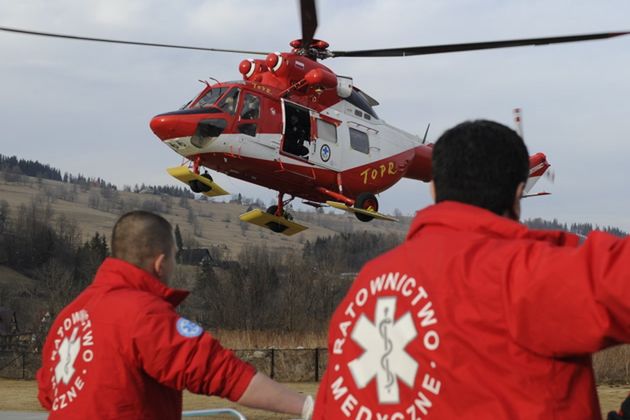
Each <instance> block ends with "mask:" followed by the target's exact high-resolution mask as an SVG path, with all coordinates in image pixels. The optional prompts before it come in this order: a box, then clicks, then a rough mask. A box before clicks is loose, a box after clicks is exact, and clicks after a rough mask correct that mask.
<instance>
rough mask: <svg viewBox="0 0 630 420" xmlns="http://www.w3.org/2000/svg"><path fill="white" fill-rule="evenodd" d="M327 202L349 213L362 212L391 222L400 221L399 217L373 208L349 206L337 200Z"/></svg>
mask: <svg viewBox="0 0 630 420" xmlns="http://www.w3.org/2000/svg"><path fill="white" fill-rule="evenodd" d="M326 204H328V205H329V206H330V207H334V208H336V209H339V210H343V211H347V212H349V213H360V214H364V215H366V216H370V217H373V218H375V219H380V220H388V221H390V222H397V221H398V219H395V218H393V217H391V216H388V215H386V214H383V213H379V212H376V211H371V210H364V209H358V208H356V207H348V206H346V205H345V204H343V203H339V202H337V201H326Z"/></svg>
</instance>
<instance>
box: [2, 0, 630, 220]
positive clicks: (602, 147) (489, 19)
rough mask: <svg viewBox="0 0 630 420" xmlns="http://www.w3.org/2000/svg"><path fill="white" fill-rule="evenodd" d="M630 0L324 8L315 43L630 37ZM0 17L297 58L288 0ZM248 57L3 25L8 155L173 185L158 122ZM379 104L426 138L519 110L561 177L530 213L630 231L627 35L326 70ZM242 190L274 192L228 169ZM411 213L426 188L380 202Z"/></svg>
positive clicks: (115, 6) (392, 2)
mask: <svg viewBox="0 0 630 420" xmlns="http://www.w3.org/2000/svg"><path fill="white" fill-rule="evenodd" d="M628 16H630V2H628V1H625V0H616V1H612V0H599V1H585V0H564V1H555V0H528V1H524V0H523V1H499V0H494V1H492V0H470V1H463V0H460V1H457V2H455V1H448V2H447V1H441V0H416V1H402V0H387V1H384V0H383V1H372V0H370V1H368V0H364V1H358V0H352V1H343V2H342V1H319V2H318V18H319V28H318V31H317V33H316V37H317V38H321V39H324V40H326V41H328V42H329V43H330V44H331V49H333V50H353V49H369V48H387V47H399V46H410V45H429V44H446V43H460V42H474V41H490V40H502V39H514V38H525V37H543V36H554V35H569V34H583V33H591V32H608V31H622V30H630V22H629V21H628ZM0 25H1V26H11V27H19V28H26V29H31V30H39V31H48V32H59V33H66V34H78V35H84V36H94V37H104V38H115V39H129V40H136V41H146V42H159V43H173V44H182V45H193V46H206V47H215V48H234V49H250V50H261V51H286V50H288V48H289V47H288V42H289V41H291V40H292V39H295V38H299V37H300V29H299V17H298V6H297V2H296V1H292V0H265V1H253V0H252V1H249V0H248V1H245V0H241V1H228V0H223V1H220V0H216V1H202V0H188V1H177V2H173V1H155V0H154V1H148V0H52V1H51V0H29V1H15V0H0ZM243 58H248V57H246V56H242V55H239V54H226V53H203V52H193V51H177V50H169V49H158V48H143V47H132V46H120V45H109V44H94V43H88V42H78V41H63V40H57V39H46V38H41V37H30V36H24V35H16V34H9V33H4V32H0V130H2V131H1V132H0V153H1V154H4V155H18V156H19V157H22V158H27V159H33V160H39V161H42V162H45V163H49V164H51V165H53V166H55V167H58V168H60V169H62V171H68V172H71V173H75V174H76V173H82V174H85V175H87V176H93V177H97V176H100V177H102V178H104V179H106V180H108V181H110V182H113V183H115V184H117V185H119V186H122V185H124V184H128V185H133V184H136V183H142V182H144V183H148V184H173V185H177V181H175V180H174V179H172V178H170V177H169V175H168V174H166V172H165V169H166V168H167V167H169V166H174V165H177V164H179V163H180V162H181V158H180V157H179V156H178V155H176V154H175V153H174V152H172V151H170V149H168V148H167V147H166V146H164V145H162V144H161V143H160V141H159V140H158V139H157V137H155V136H154V135H153V133H152V132H151V130H150V129H149V121H150V120H151V117H153V116H154V115H156V114H159V113H162V112H167V111H171V110H174V109H177V108H179V107H180V106H181V105H183V104H184V103H186V102H187V101H188V100H189V99H191V98H192V96H193V95H195V94H196V93H197V92H198V91H199V90H200V89H201V87H202V85H201V84H200V83H199V81H198V80H199V79H208V78H209V77H214V78H216V79H219V80H234V79H238V78H240V73H239V72H238V64H239V63H240V61H241V60H242V59H243ZM325 64H326V65H328V66H329V67H331V68H332V69H333V70H334V71H336V72H337V73H338V74H342V75H348V76H352V77H353V78H354V81H355V84H356V85H357V86H358V87H360V88H361V89H363V90H365V91H366V92H367V93H369V94H370V95H371V96H373V97H374V98H376V99H377V100H379V101H380V103H381V105H380V106H379V107H377V108H376V111H377V112H378V113H379V115H380V117H382V118H383V119H385V120H386V121H387V122H389V123H390V124H393V125H395V126H398V127H400V128H402V129H404V130H406V131H409V132H412V133H417V134H422V133H424V130H425V127H426V125H427V124H428V123H431V131H430V132H429V141H434V140H435V139H436V138H437V137H438V136H439V135H440V134H441V133H442V132H443V131H444V130H445V129H447V128H449V127H451V126H453V125H455V124H456V123H458V122H461V121H463V120H466V119H475V118H488V119H493V120H497V121H500V122H503V123H505V124H509V125H512V108H514V107H517V106H518V107H521V108H523V119H524V131H525V140H526V143H527V144H528V147H529V150H530V152H531V153H535V152H538V151H542V152H545V153H546V154H547V157H548V160H549V162H550V163H551V164H552V167H553V169H554V171H555V174H556V179H555V183H554V184H551V183H550V182H549V181H541V182H540V183H539V185H538V186H537V190H548V191H550V192H552V193H553V195H551V196H547V197H540V198H531V199H527V200H526V201H525V202H524V203H523V208H524V216H525V217H526V218H530V217H545V218H548V219H551V218H557V219H559V220H561V221H568V222H572V221H578V222H584V221H591V222H594V223H598V224H605V225H615V226H619V227H621V228H624V229H626V230H630V195H629V194H628V187H627V184H628V180H630V163H628V160H629V158H630V105H629V99H630V77H629V76H630V36H626V37H620V38H615V39H612V40H605V41H592V42H584V43H577V44H564V45H557V46H545V47H520V48H512V49H502V50H492V51H479V52H463V53H455V54H442V55H435V56H421V57H407V58H388V59H385V58H382V59H374V58H338V59H333V60H328V61H327V62H326V63H325ZM215 180H217V181H218V182H219V183H220V184H221V185H222V186H223V187H224V188H226V189H227V190H228V191H230V192H232V193H239V192H241V193H242V194H244V195H246V196H252V197H253V196H258V197H261V198H264V200H265V201H268V200H269V199H271V198H272V197H273V193H272V192H271V191H270V190H267V189H265V188H262V187H257V186H254V185H252V184H247V183H244V182H241V181H237V180H234V179H231V178H227V177H225V176H223V175H217V176H216V177H215ZM380 202H381V208H382V209H383V210H385V211H390V212H391V211H393V209H394V208H399V209H401V210H402V211H403V212H404V213H408V214H410V213H412V212H413V211H415V210H416V209H418V208H421V207H422V206H424V205H426V204H428V203H429V195H428V187H427V185H426V184H423V183H419V182H415V181H403V182H400V183H399V184H398V185H396V186H395V187H393V188H392V189H390V190H389V191H387V192H385V193H383V194H381V195H380Z"/></svg>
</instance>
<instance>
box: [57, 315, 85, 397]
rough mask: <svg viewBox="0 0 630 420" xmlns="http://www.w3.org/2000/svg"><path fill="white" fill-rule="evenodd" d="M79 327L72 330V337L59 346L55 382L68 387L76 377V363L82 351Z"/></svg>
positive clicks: (66, 338) (65, 339)
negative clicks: (60, 382)
mask: <svg viewBox="0 0 630 420" xmlns="http://www.w3.org/2000/svg"><path fill="white" fill-rule="evenodd" d="M78 333H79V327H75V328H74V330H72V335H71V336H70V337H65V338H64V339H63V341H62V342H61V345H60V346H59V351H58V352H59V363H57V366H55V380H56V381H57V383H59V381H62V382H63V383H64V384H65V385H68V383H69V382H70V379H72V376H73V375H74V372H75V370H74V362H75V360H76V359H77V356H78V354H79V350H81V337H77V335H78Z"/></svg>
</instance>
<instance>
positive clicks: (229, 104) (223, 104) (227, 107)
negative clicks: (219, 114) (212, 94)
mask: <svg viewBox="0 0 630 420" xmlns="http://www.w3.org/2000/svg"><path fill="white" fill-rule="evenodd" d="M238 93H239V89H232V90H231V91H229V92H228V93H227V94H226V95H225V96H224V97H223V99H221V100H220V101H219V103H218V104H217V106H218V107H219V108H221V109H222V110H223V111H224V112H226V113H228V114H230V115H234V113H235V112H236V104H237V103H238Z"/></svg>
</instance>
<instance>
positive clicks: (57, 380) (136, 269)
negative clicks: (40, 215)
mask: <svg viewBox="0 0 630 420" xmlns="http://www.w3.org/2000/svg"><path fill="white" fill-rule="evenodd" d="M174 267H175V240H174V237H173V232H172V228H171V225H170V224H169V222H167V221H166V220H165V219H163V218H162V217H160V216H158V215H155V214H152V213H148V212H142V211H135V212H131V213H127V214H126V215H124V216H122V217H121V218H120V219H119V220H118V222H117V223H116V225H115V226H114V231H113V233H112V258H108V259H106V260H105V261H104V262H103V264H102V265H101V267H100V268H99V270H98V272H97V273H96V277H95V278H94V281H93V283H92V284H91V285H90V286H89V287H88V288H87V289H86V290H85V291H83V293H81V294H80V295H79V296H78V297H77V298H76V299H75V300H74V301H73V302H72V303H70V304H69V305H68V306H67V307H66V308H65V309H63V310H62V311H61V313H60V314H59V316H58V317H57V319H56V320H55V322H54V323H53V325H52V327H51V329H50V332H49V334H48V338H47V340H46V344H45V345H44V349H43V352H42V358H43V365H42V368H41V369H40V370H39V372H38V373H37V380H38V384H39V395H38V397H39V400H40V402H41V404H42V406H43V407H44V408H46V409H47V410H49V411H50V417H49V418H51V419H56V418H63V419H179V418H181V412H182V390H183V389H187V390H189V391H190V392H194V393H197V394H206V395H218V396H221V397H223V398H228V399H230V400H232V401H237V402H239V403H240V404H243V405H246V406H249V407H255V408H262V409H266V410H272V411H278V412H284V413H291V414H293V415H302V414H303V415H305V416H306V417H308V415H309V413H308V411H309V405H310V406H311V408H312V403H311V402H310V397H308V399H307V398H305V397H304V396H303V395H300V394H298V393H297V392H294V391H292V390H290V389H288V388H286V387H284V386H283V385H280V384H278V383H276V382H274V381H272V380H271V379H269V378H268V377H266V376H265V375H263V374H261V373H257V372H256V370H255V369H254V368H253V367H252V366H251V365H250V364H248V363H245V362H243V361H241V360H240V359H238V358H237V357H235V356H234V354H233V353H232V352H231V351H229V350H226V349H224V348H222V347H221V345H220V344H219V342H218V341H217V340H216V339H215V338H213V337H212V336H211V335H210V334H208V333H207V332H204V331H203V329H202V328H201V327H200V326H199V325H197V324H195V323H193V322H191V321H189V320H187V319H185V318H183V317H181V316H179V315H178V314H177V312H176V311H175V307H176V306H177V305H178V304H179V303H180V302H181V301H182V300H183V299H184V298H185V297H186V296H187V295H188V292H186V291H183V290H177V289H172V288H169V287H168V286H167V285H166V283H167V282H168V279H169V277H170V276H171V274H172V272H173V269H174Z"/></svg>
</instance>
